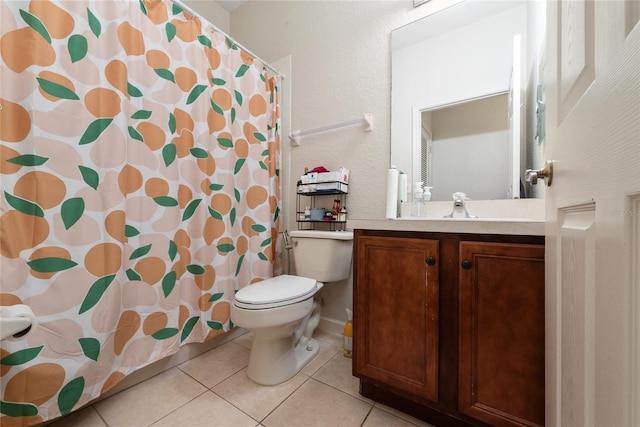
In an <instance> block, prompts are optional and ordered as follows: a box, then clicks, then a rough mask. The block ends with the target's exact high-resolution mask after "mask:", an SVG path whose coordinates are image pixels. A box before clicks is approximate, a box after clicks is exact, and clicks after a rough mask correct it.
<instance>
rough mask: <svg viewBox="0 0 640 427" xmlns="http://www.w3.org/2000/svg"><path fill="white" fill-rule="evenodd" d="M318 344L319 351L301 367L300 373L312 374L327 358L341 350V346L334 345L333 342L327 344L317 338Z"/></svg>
mask: <svg viewBox="0 0 640 427" xmlns="http://www.w3.org/2000/svg"><path fill="white" fill-rule="evenodd" d="M317 341H318V344H320V351H319V352H318V354H317V356H316V357H314V358H313V360H312V361H311V362H309V364H307V366H305V367H304V368H302V371H301V372H302V373H303V374H306V375H309V376H311V375H313V374H314V373H315V372H316V371H317V370H318V369H320V368H321V367H322V366H323V365H324V364H325V363H327V361H328V360H329V359H331V358H332V357H333V356H335V355H336V354H337V353H338V352H342V349H341V348H338V347H336V346H335V345H333V344H329V343H327V342H325V341H320V340H317Z"/></svg>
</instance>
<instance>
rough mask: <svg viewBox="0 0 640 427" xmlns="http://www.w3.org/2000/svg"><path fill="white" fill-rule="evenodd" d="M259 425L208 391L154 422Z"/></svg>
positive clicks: (168, 426) (158, 426) (196, 426)
mask: <svg viewBox="0 0 640 427" xmlns="http://www.w3.org/2000/svg"><path fill="white" fill-rule="evenodd" d="M257 425H258V421H256V420H254V419H253V418H251V417H250V416H248V415H247V414H245V413H244V412H242V411H241V410H239V409H238V408H236V407H235V406H233V405H232V404H230V403H229V402H226V401H225V400H223V399H222V398H220V397H219V396H216V395H215V394H214V393H213V392H211V391H207V392H205V393H204V394H201V395H200V396H198V397H196V398H195V399H194V400H192V401H191V402H189V403H187V404H186V405H184V406H182V407H181V408H180V409H178V410H177V411H174V412H172V413H171V414H169V415H167V416H166V417H164V418H163V419H161V420H160V421H158V422H157V423H155V424H153V427H177V426H189V427H206V426H215V427H255V426H257Z"/></svg>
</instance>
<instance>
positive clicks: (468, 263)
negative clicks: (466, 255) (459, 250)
mask: <svg viewBox="0 0 640 427" xmlns="http://www.w3.org/2000/svg"><path fill="white" fill-rule="evenodd" d="M460 265H461V267H462V268H463V269H465V270H469V269H470V268H471V261H469V260H468V259H465V260H464V261H462V264H460Z"/></svg>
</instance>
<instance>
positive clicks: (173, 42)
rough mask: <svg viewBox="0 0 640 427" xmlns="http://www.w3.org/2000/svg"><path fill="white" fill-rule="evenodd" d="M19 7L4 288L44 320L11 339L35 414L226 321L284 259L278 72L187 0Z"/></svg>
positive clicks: (5, 363) (12, 396)
mask: <svg viewBox="0 0 640 427" xmlns="http://www.w3.org/2000/svg"><path fill="white" fill-rule="evenodd" d="M2 13H3V26H2V27H1V28H0V32H1V33H0V42H1V43H0V46H1V49H0V59H1V61H2V64H1V66H2V67H3V70H7V72H6V73H5V71H3V73H5V75H4V76H3V79H2V88H1V90H0V98H1V99H0V105H2V109H0V119H2V128H1V129H0V143H1V147H0V148H1V149H2V151H1V154H2V157H1V161H0V162H1V163H0V168H1V173H2V180H1V186H2V189H1V190H2V191H0V197H2V203H1V204H0V207H1V210H0V228H1V230H2V232H1V233H0V257H1V258H2V259H1V261H2V268H3V271H2V275H0V280H1V287H2V298H3V304H9V305H11V304H28V305H29V306H30V307H31V308H32V309H33V310H34V312H35V313H36V316H38V318H39V324H40V327H39V328H37V329H36V330H35V331H34V332H33V333H32V334H31V335H30V337H29V339H28V344H27V341H15V342H7V343H6V345H5V343H4V342H3V348H2V350H0V366H2V368H3V374H2V381H0V387H1V389H0V396H1V397H2V400H1V401H0V416H1V417H2V418H3V421H4V418H5V417H6V418H7V419H11V421H12V423H15V424H20V425H34V424H38V423H42V422H46V421H48V420H51V419H53V418H55V417H58V416H60V415H62V414H67V413H69V412H71V411H73V410H75V409H77V408H79V407H81V406H83V405H85V404H86V403H87V402H89V401H90V400H92V399H94V398H96V397H98V396H100V395H101V394H103V393H104V392H106V391H107V390H109V389H110V388H112V387H113V386H114V385H115V384H116V383H118V382H119V381H120V380H122V378H124V377H125V376H127V375H129V374H130V373H132V372H133V371H134V370H136V369H138V368H139V367H140V366H141V364H143V363H144V364H147V363H151V362H153V361H156V360H159V359H161V358H164V357H167V356H168V355H171V354H173V353H175V352H177V351H178V350H179V349H180V346H182V345H186V344H188V343H192V342H203V341H206V340H208V339H211V338H212V337H214V336H216V335H219V334H222V333H225V332H226V331H228V330H229V329H230V328H232V327H233V323H232V322H231V320H230V318H229V312H230V304H231V302H232V300H233V297H234V294H235V292H237V291H238V290H239V289H240V288H242V287H243V286H246V285H248V284H250V283H253V282H255V281H258V280H261V279H265V278H268V277H272V276H273V275H274V274H277V273H279V272H280V271H281V267H280V264H279V263H280V256H279V254H280V252H281V248H280V246H279V243H278V241H277V239H276V237H277V236H278V231H279V226H280V222H279V219H278V218H279V215H278V213H279V211H280V202H279V200H280V182H279V175H278V173H277V171H278V170H279V168H280V135H279V133H278V129H279V120H280V119H279V117H278V116H277V114H278V111H279V109H278V108H277V107H278V106H277V102H278V101H277V100H278V96H277V85H278V80H277V78H274V77H269V76H267V75H266V74H265V72H264V64H262V63H261V62H260V61H259V60H257V59H255V58H252V57H251V56H250V55H249V54H248V53H247V52H244V51H243V50H242V49H241V48H240V47H239V46H238V45H236V44H235V42H234V41H233V40H231V39H229V38H228V37H226V36H225V35H224V34H221V33H219V32H217V31H215V30H213V29H212V28H209V27H208V26H207V24H206V23H204V22H201V21H200V20H199V19H198V18H196V17H193V16H191V15H189V14H187V13H185V12H184V11H183V10H182V9H181V8H180V7H178V6H176V5H174V4H172V3H171V2H170V1H169V0H160V1H151V0H125V1H121V2H104V1H99V0H95V1H94V0H86V1H82V2H63V1H61V0H51V1H47V2H44V1H28V0H16V1H11V2H3V5H2ZM5 13H6V14H7V16H6V17H5V16H4V14H5ZM5 23H6V24H7V25H4V24H5ZM24 40H29V43H28V44H25V43H24ZM16 46H21V47H20V49H15V48H14V47H16ZM29 49H32V50H29ZM9 70H10V71H9ZM7 76H8V77H7ZM14 77H15V81H13V80H12V79H14ZM5 301H6V302H5ZM54 344H55V345H54ZM52 345H53V346H52ZM60 348H64V349H65V351H62V352H61V351H59V350H60ZM214 369H215V368H214ZM27 378H28V380H29V383H30V384H33V385H34V386H33V387H29V388H27V389H25V388H24V384H25V382H26V380H27Z"/></svg>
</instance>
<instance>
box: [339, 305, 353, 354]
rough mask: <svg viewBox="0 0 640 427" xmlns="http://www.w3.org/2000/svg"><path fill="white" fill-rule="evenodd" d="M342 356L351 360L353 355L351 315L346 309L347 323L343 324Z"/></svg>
mask: <svg viewBox="0 0 640 427" xmlns="http://www.w3.org/2000/svg"><path fill="white" fill-rule="evenodd" d="M343 335H344V343H343V346H342V354H343V355H344V357H348V358H349V359H351V356H352V355H353V354H352V353H353V313H352V312H351V310H349V309H348V308H347V323H345V324H344V333H343Z"/></svg>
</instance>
